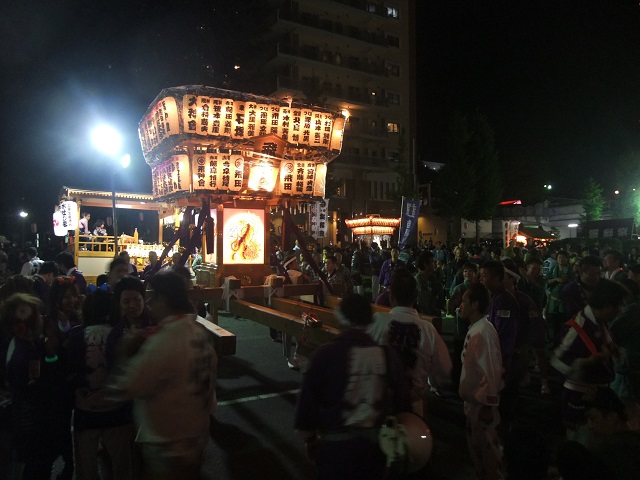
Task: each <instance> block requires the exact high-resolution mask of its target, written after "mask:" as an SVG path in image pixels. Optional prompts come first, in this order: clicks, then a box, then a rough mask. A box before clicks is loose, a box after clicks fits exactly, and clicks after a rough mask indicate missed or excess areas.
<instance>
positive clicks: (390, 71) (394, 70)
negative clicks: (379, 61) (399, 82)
mask: <svg viewBox="0 0 640 480" xmlns="http://www.w3.org/2000/svg"><path fill="white" fill-rule="evenodd" d="M385 70H386V73H387V75H388V76H390V77H399V76H400V65H398V64H396V63H387V65H386V67H385Z"/></svg>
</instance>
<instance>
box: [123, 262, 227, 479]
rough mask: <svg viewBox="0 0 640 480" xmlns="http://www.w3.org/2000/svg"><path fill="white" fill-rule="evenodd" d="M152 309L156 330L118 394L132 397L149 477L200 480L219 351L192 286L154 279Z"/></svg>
mask: <svg viewBox="0 0 640 480" xmlns="http://www.w3.org/2000/svg"><path fill="white" fill-rule="evenodd" d="M149 284H150V287H151V289H152V292H151V296H150V297H149V299H148V301H147V304H148V306H149V308H150V310H151V316H152V318H153V320H154V321H156V322H158V323H157V327H155V329H153V330H152V331H149V332H147V333H146V334H145V335H144V336H143V337H145V336H146V337H147V338H146V340H145V341H144V343H143V345H142V347H141V348H140V350H139V351H138V352H137V353H136V355H135V356H133V357H132V359H131V360H130V362H129V363H128V364H127V365H126V367H125V368H124V373H123V374H122V375H121V376H120V377H118V378H117V380H116V383H115V388H116V390H119V391H121V392H123V393H124V394H125V397H126V398H133V399H134V400H135V403H134V412H135V417H136V424H137V426H138V428H139V431H138V435H137V437H136V442H138V443H139V444H140V445H141V447H142V453H143V459H144V466H145V469H146V470H147V475H148V477H147V478H154V479H176V478H180V479H185V480H192V479H193V480H195V479H198V478H200V477H199V472H200V466H201V464H202V454H203V451H204V448H205V446H206V445H207V442H208V440H209V420H210V415H211V414H212V413H214V412H215V409H216V405H217V403H216V396H215V387H216V367H217V357H216V352H215V350H214V349H213V346H212V345H211V342H210V339H209V336H208V333H207V330H206V329H205V327H203V326H202V325H200V324H199V321H198V316H197V315H196V314H195V313H193V306H192V304H191V301H190V300H189V296H188V294H187V283H186V280H185V279H184V278H182V277H181V276H180V274H179V273H177V272H174V271H171V270H168V271H162V272H159V273H157V274H156V275H154V276H153V277H152V278H151V279H150V280H149Z"/></svg>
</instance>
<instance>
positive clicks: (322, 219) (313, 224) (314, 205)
mask: <svg viewBox="0 0 640 480" xmlns="http://www.w3.org/2000/svg"><path fill="white" fill-rule="evenodd" d="M328 218H329V199H328V198H324V199H322V200H320V201H319V202H311V203H310V204H309V234H310V235H311V236H312V237H313V238H315V239H318V238H324V237H326V236H327V231H328V227H329V220H328Z"/></svg>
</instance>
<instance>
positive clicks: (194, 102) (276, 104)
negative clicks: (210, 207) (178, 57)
mask: <svg viewBox="0 0 640 480" xmlns="http://www.w3.org/2000/svg"><path fill="white" fill-rule="evenodd" d="M344 124H345V117H344V116H343V115H342V114H341V113H339V112H334V111H331V110H328V109H326V108H322V107H317V106H313V105H306V104H302V103H298V102H292V101H288V100H286V99H280V98H273V97H265V96H260V95H253V94H249V93H242V92H235V91H231V90H223V89H220V88H214V87H206V86H201V85H188V86H182V87H173V88H166V89H164V90H162V91H161V92H160V94H159V95H158V96H157V97H156V99H155V100H154V101H153V103H152V104H151V105H150V106H149V108H148V109H147V112H146V113H145V115H144V117H143V118H142V120H141V121H140V124H139V128H138V134H139V137H140V144H141V146H142V153H143V154H144V158H145V161H146V163H147V164H148V165H149V166H150V167H151V169H152V184H153V197H154V198H165V197H169V198H170V197H175V196H180V195H181V194H184V193H185V192H187V193H227V194H231V195H238V196H247V195H248V196H251V195H262V196H264V195H266V194H271V195H281V196H286V195H288V196H294V197H295V196H298V197H299V196H309V197H322V196H323V195H324V182H325V176H326V164H327V163H329V162H331V161H332V160H334V159H335V158H336V157H337V156H338V155H339V154H340V152H341V150H342V138H343V134H344Z"/></svg>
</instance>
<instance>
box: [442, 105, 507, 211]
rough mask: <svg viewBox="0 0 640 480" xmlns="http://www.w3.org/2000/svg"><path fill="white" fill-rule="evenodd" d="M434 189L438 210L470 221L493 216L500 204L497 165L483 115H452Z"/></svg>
mask: <svg viewBox="0 0 640 480" xmlns="http://www.w3.org/2000/svg"><path fill="white" fill-rule="evenodd" d="M436 188H437V198H438V200H439V205H438V210H439V212H440V213H441V214H442V215H444V216H452V217H453V216H457V217H462V218H466V219H467V220H471V221H473V222H478V221H480V220H489V219H491V218H492V217H493V214H494V212H495V209H496V207H497V205H498V203H499V201H500V195H501V177H500V162H499V158H498V153H497V151H496V147H495V140H494V134H493V129H492V127H491V125H490V124H489V121H488V120H487V118H486V117H485V116H484V115H481V114H479V113H475V114H472V115H460V114H456V115H454V117H453V118H452V120H451V122H450V124H449V132H448V145H447V158H446V164H445V166H444V167H443V168H442V170H441V175H440V179H439V182H438V185H436Z"/></svg>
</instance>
